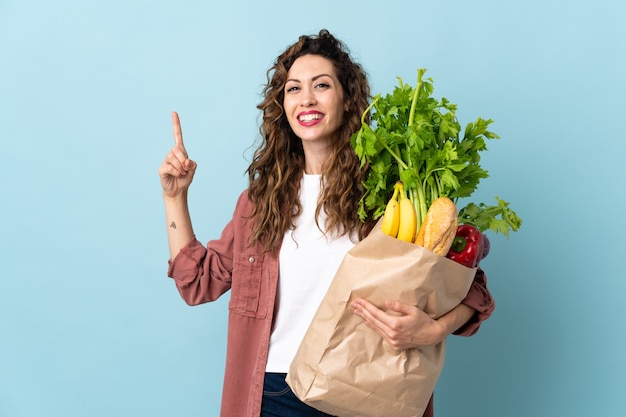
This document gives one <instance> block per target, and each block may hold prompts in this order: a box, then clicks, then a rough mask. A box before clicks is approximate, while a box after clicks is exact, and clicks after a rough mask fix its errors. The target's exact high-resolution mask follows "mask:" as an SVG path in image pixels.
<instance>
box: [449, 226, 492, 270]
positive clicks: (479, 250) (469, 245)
mask: <svg viewBox="0 0 626 417" xmlns="http://www.w3.org/2000/svg"><path fill="white" fill-rule="evenodd" d="M484 250H485V238H484V236H483V234H482V232H481V231H480V230H478V229H477V228H476V227H474V226H471V225H469V224H462V225H460V226H459V227H458V228H457V230H456V236H455V238H454V242H453V243H452V247H451V248H450V251H449V252H448V254H447V255H446V257H447V258H449V259H452V260H453V261H455V262H458V263H460V264H461V265H465V266H466V267H468V268H475V267H477V266H478V264H479V262H480V260H481V259H482V258H483V255H484Z"/></svg>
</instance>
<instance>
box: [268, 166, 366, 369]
mask: <svg viewBox="0 0 626 417" xmlns="http://www.w3.org/2000/svg"><path fill="white" fill-rule="evenodd" d="M320 179H321V176H320V175H306V174H305V175H304V177H303V179H302V183H301V186H300V203H301V204H302V212H301V214H300V215H299V216H298V218H297V219H296V222H295V224H296V228H295V230H288V231H287V232H286V233H285V237H284V238H283V243H282V246H281V249H280V255H279V268H280V269H279V272H280V273H279V279H278V290H277V294H276V313H275V318H274V327H273V328H272V334H271V336H270V346H269V355H268V360H267V366H266V371H267V372H280V373H286V372H287V371H288V370H289V365H290V364H291V361H292V360H293V358H294V356H295V354H296V351H297V350H298V346H300V342H301V341H302V339H303V337H304V334H305V333H306V330H307V328H308V327H309V323H311V320H312V319H313V316H314V315H315V312H316V311H317V308H318V307H319V305H320V302H321V301H322V299H323V298H324V295H325V294H326V291H327V290H328V287H329V285H330V283H331V281H332V279H333V277H334V276H335V272H336V271H337V268H338V267H339V264H340V263H341V261H342V260H343V258H344V256H345V254H346V252H347V251H348V250H350V249H351V248H352V247H353V246H354V245H355V241H356V240H354V241H353V240H351V239H350V237H348V236H341V237H339V238H336V236H332V235H331V234H329V235H328V236H324V235H323V233H322V231H320V229H319V228H318V226H317V224H316V223H315V209H316V207H317V198H318V196H319V192H320ZM324 221H325V215H324V212H323V210H322V212H321V213H320V218H319V221H318V223H319V225H320V227H322V228H324Z"/></svg>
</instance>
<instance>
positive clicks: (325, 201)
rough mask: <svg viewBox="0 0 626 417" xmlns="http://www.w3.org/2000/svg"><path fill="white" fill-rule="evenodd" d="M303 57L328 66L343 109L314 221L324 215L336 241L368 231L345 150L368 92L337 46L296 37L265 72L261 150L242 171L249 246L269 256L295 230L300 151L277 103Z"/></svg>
mask: <svg viewBox="0 0 626 417" xmlns="http://www.w3.org/2000/svg"><path fill="white" fill-rule="evenodd" d="M303 55H320V56H322V57H325V58H327V59H328V60H330V61H331V62H332V63H333V65H334V68H335V71H336V73H337V77H338V79H339V81H340V83H341V86H342V88H343V92H344V97H345V101H346V104H347V107H348V110H347V112H346V113H345V115H344V122H343V123H342V126H341V127H340V129H339V131H338V134H337V139H336V142H335V146H334V149H333V152H332V153H331V155H330V156H329V157H328V159H327V160H326V161H325V162H324V164H323V166H322V181H323V184H324V187H323V189H322V192H321V195H320V199H319V201H318V206H317V210H316V221H317V219H318V218H319V214H320V212H321V210H324V212H325V214H326V216H327V220H326V224H325V229H326V230H327V231H335V232H336V233H338V234H339V235H345V234H346V233H350V232H352V231H357V232H358V236H359V238H362V237H363V235H364V234H365V231H366V229H367V227H369V224H368V222H362V221H361V220H360V219H359V217H358V214H357V209H358V202H359V199H360V198H361V196H362V194H363V190H362V185H361V184H362V179H363V178H364V173H365V172H364V171H365V170H364V168H362V167H361V166H360V163H359V160H358V158H357V156H356V154H355V152H354V149H353V148H352V146H351V145H350V138H351V136H352V134H353V133H354V132H356V131H357V130H359V128H360V127H361V116H362V114H363V112H364V111H365V110H366V108H367V107H368V102H369V100H370V98H371V97H370V87H369V83H368V81H367V75H366V73H365V71H364V69H363V68H362V67H361V65H359V64H358V63H355V62H354V61H353V60H352V58H351V57H350V54H349V51H348V49H347V48H346V46H345V45H344V44H343V42H341V41H339V40H338V39H337V38H335V37H334V36H333V35H331V34H330V32H328V31H327V30H325V29H324V30H321V31H320V32H319V34H318V35H316V36H315V35H312V36H300V38H299V39H298V41H297V42H296V43H294V44H293V45H291V46H290V47H288V48H287V49H286V50H285V51H284V52H283V53H282V54H281V55H279V56H278V58H277V59H276V61H275V62H274V65H273V66H272V67H271V68H270V69H269V70H268V71H267V84H266V85H265V88H264V89H263V94H264V100H263V101H262V102H261V103H260V104H259V105H258V106H257V107H258V108H259V110H261V111H262V112H263V114H262V115H263V121H262V124H261V126H260V129H259V130H260V134H261V144H260V145H259V147H258V148H257V150H256V151H255V153H254V156H253V159H252V163H251V164H250V166H249V167H248V169H247V173H248V177H249V188H248V195H249V198H250V199H251V201H252V202H253V203H254V204H253V207H254V209H253V212H252V214H251V219H252V234H251V237H250V240H251V243H254V242H258V243H261V244H262V245H263V247H264V248H265V250H266V251H271V252H276V251H277V250H278V248H280V245H281V242H282V239H283V236H284V234H285V232H286V231H287V229H289V228H294V227H295V226H294V220H295V218H296V217H297V216H298V215H299V214H300V212H301V210H302V206H301V205H300V201H299V196H298V194H299V188H300V181H301V179H302V175H303V172H304V151H303V148H302V141H301V140H300V139H299V138H298V137H297V136H296V135H295V134H294V132H293V130H292V129H291V127H290V126H289V122H288V120H287V117H286V115H285V112H284V109H283V99H284V94H285V93H284V87H285V83H286V80H287V73H288V71H289V69H290V68H291V66H292V65H293V63H294V61H295V60H296V59H298V58H299V57H301V56H303Z"/></svg>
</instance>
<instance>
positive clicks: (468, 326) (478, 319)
mask: <svg viewBox="0 0 626 417" xmlns="http://www.w3.org/2000/svg"><path fill="white" fill-rule="evenodd" d="M461 303H462V304H465V305H467V306H469V307H472V308H473V309H474V310H476V312H475V313H474V316H473V317H472V318H471V319H470V320H469V321H468V322H467V323H465V324H464V325H463V326H461V328H459V329H458V330H457V331H455V332H454V334H455V335H458V336H471V335H473V334H475V333H476V332H477V331H478V329H479V327H480V324H481V323H482V322H483V321H485V320H487V319H488V318H489V316H491V313H493V310H494V309H495V308H496V304H495V301H494V300H493V297H492V296H491V293H490V292H489V290H488V289H487V276H486V275H485V272H484V271H483V270H482V269H480V268H478V269H477V270H476V275H475V276H474V282H472V286H471V287H470V289H469V291H468V293H467V296H466V297H465V299H463V301H461Z"/></svg>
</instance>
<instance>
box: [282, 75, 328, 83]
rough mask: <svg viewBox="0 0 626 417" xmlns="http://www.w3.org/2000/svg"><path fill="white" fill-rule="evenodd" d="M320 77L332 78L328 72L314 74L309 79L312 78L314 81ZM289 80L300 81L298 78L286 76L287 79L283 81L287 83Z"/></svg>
mask: <svg viewBox="0 0 626 417" xmlns="http://www.w3.org/2000/svg"><path fill="white" fill-rule="evenodd" d="M322 77H329V78H330V79H334V78H333V77H332V75H330V74H319V75H316V76H314V77H313V78H312V79H311V80H312V81H315V80H317V79H318V78H322ZM289 81H294V82H297V83H299V82H301V81H300V80H298V79H296V78H288V79H287V80H286V81H285V83H287V82H289Z"/></svg>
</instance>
